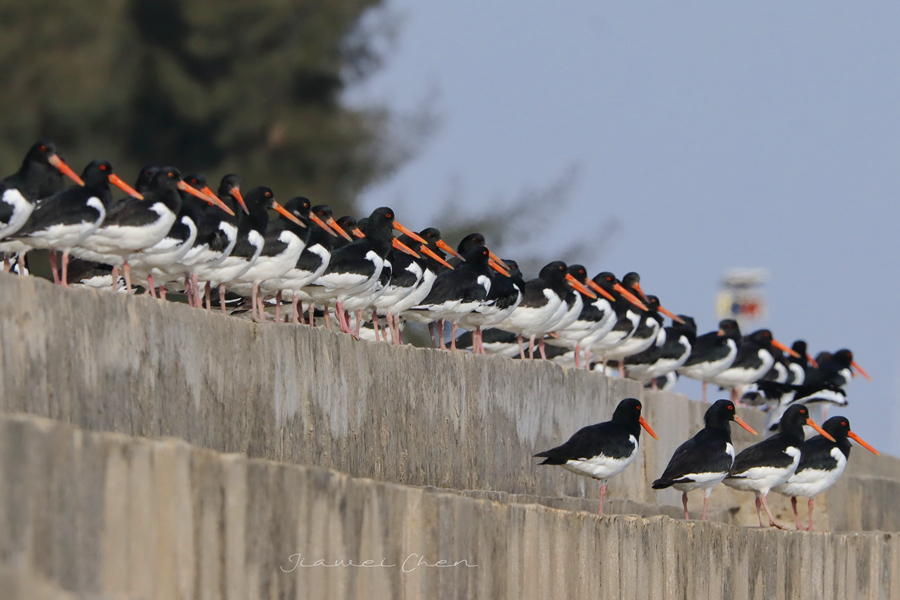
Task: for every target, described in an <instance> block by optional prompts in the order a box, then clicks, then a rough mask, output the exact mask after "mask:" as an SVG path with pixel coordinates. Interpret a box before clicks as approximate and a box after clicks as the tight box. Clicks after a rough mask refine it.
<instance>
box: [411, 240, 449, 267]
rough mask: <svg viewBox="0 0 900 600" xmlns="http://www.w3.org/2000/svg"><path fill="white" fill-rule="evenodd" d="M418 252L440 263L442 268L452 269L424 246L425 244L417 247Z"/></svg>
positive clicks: (435, 253)
mask: <svg viewBox="0 0 900 600" xmlns="http://www.w3.org/2000/svg"><path fill="white" fill-rule="evenodd" d="M419 252H421V253H422V254H424V255H426V256H430V257H431V258H433V259H434V260H436V261H438V262H439V263H441V264H442V265H444V266H445V267H447V268H448V269H453V265H451V264H450V263H448V262H447V261H446V260H444V259H443V258H441V257H440V255H439V254H438V253H437V252H435V251H434V250H432V249H431V248H429V247H428V246H426V245H425V244H422V245H421V246H419Z"/></svg>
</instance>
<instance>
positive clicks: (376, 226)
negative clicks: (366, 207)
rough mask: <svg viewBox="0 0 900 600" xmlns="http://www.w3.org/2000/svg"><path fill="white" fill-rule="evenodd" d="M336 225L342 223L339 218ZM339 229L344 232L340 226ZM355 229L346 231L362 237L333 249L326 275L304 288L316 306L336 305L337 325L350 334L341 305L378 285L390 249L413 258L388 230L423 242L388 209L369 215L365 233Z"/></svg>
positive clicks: (411, 251)
mask: <svg viewBox="0 0 900 600" xmlns="http://www.w3.org/2000/svg"><path fill="white" fill-rule="evenodd" d="M338 223H339V224H340V223H341V220H340V219H338ZM341 227H343V228H345V229H347V228H346V227H344V225H343V224H341ZM356 229H357V228H353V229H349V231H350V232H351V233H353V234H354V235H364V236H365V237H363V238H361V239H358V240H356V241H354V242H352V243H349V244H347V245H346V246H343V247H341V248H337V249H335V251H334V252H332V254H331V261H330V262H329V264H328V268H326V269H325V272H324V273H323V274H322V275H321V276H320V277H319V278H318V279H317V280H315V281H314V282H313V283H311V284H310V285H308V286H306V288H305V291H306V292H307V293H308V294H309V295H310V297H311V298H312V299H313V300H314V301H315V302H316V303H322V304H325V303H328V302H331V301H334V302H335V304H336V308H337V311H336V312H337V317H338V322H339V323H340V326H341V331H343V332H344V333H351V331H350V323H349V319H348V318H347V312H346V310H345V308H344V302H345V301H346V300H348V299H350V298H352V297H353V296H354V295H356V294H362V293H364V292H367V291H368V290H369V289H371V288H372V287H373V286H374V285H376V284H377V283H378V279H379V277H380V275H381V270H382V268H384V259H385V258H386V257H387V255H388V252H389V251H390V249H391V247H392V246H393V247H394V248H398V249H400V250H403V251H408V252H409V253H411V254H412V255H416V253H415V252H414V251H413V250H412V249H410V248H409V247H408V246H406V245H405V244H403V243H402V242H401V241H400V240H398V239H397V238H395V237H393V236H392V235H391V229H396V230H399V231H400V232H402V233H405V234H406V235H409V236H410V237H412V238H413V239H415V240H416V241H417V242H421V243H425V242H424V240H422V238H421V237H420V236H419V235H418V234H416V233H413V232H412V231H410V230H408V229H407V228H406V227H404V226H403V225H400V224H399V223H398V222H397V221H396V220H395V217H394V211H393V210H391V209H390V208H387V207H381V208H377V209H375V210H374V211H373V212H372V214H371V215H370V216H369V218H368V221H367V223H366V227H365V229H364V230H360V231H359V232H358V233H357V231H356ZM362 308H364V307H360V310H361V309H362ZM357 323H360V319H357Z"/></svg>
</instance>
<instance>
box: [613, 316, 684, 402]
mask: <svg viewBox="0 0 900 600" xmlns="http://www.w3.org/2000/svg"><path fill="white" fill-rule="evenodd" d="M678 317H679V321H673V323H672V326H671V327H666V328H665V342H664V343H663V344H662V345H657V346H651V347H649V348H647V349H646V350H644V351H643V352H641V353H639V354H633V355H631V356H628V357H626V358H625V359H624V361H623V362H624V364H625V373H626V375H627V376H628V377H630V378H631V379H637V380H638V381H640V382H641V383H644V384H646V383H650V384H651V386H652V387H653V389H656V378H657V377H662V376H664V375H666V374H668V373H671V372H672V371H674V370H675V369H677V368H679V367H680V366H681V365H683V364H684V363H685V361H686V360H687V359H688V356H690V354H691V348H692V347H693V344H694V341H695V340H696V339H697V324H696V323H695V322H694V319H692V318H691V317H688V316H685V315H678Z"/></svg>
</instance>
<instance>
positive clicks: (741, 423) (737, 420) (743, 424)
mask: <svg viewBox="0 0 900 600" xmlns="http://www.w3.org/2000/svg"><path fill="white" fill-rule="evenodd" d="M734 422H735V423H737V424H738V425H740V426H741V427H743V428H744V429H746V430H747V431H749V432H750V433H752V434H753V435H759V434H758V433H756V432H755V431H753V428H752V427H750V426H749V425H747V423H746V421H744V420H743V419H741V418H740V417H739V416H737V415H734Z"/></svg>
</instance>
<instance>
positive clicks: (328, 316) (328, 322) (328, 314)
mask: <svg viewBox="0 0 900 600" xmlns="http://www.w3.org/2000/svg"><path fill="white" fill-rule="evenodd" d="M323 312H324V313H325V327H327V328H328V331H334V330H333V329H332V328H331V311H330V310H328V306H327V305H326V306H325V310H324V311H323Z"/></svg>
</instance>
